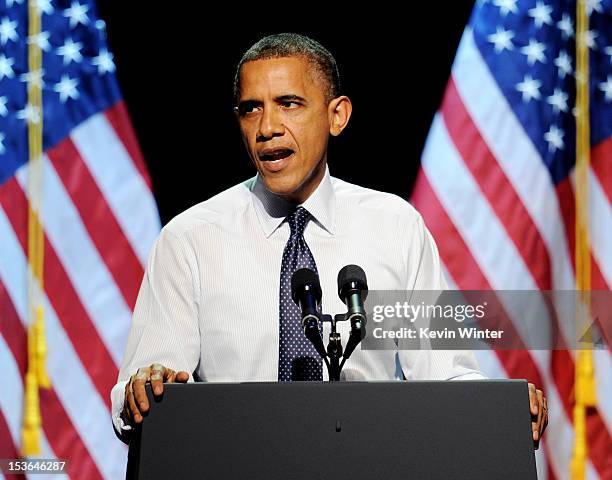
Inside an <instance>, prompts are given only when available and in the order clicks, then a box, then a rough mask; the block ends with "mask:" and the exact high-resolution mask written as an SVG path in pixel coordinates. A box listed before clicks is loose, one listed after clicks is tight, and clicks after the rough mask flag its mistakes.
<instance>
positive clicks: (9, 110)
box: [0, 0, 160, 479]
mask: <svg viewBox="0 0 612 480" xmlns="http://www.w3.org/2000/svg"><path fill="white" fill-rule="evenodd" d="M34 3H35V5H36V6H37V8H38V11H39V14H40V16H41V28H40V33H38V34H37V35H35V36H29V35H28V5H27V4H28V2H27V0H25V1H24V0H0V368H1V374H0V458H18V457H19V456H20V451H21V447H22V445H21V428H22V421H23V400H24V374H25V372H26V368H27V365H26V363H27V359H28V355H27V342H26V339H27V325H28V322H29V321H30V315H28V308H29V307H28V295H27V285H28V260H27V252H28V249H27V236H28V231H27V225H28V224H27V218H28V215H27V211H28V194H29V193H28V192H29V191H28V188H27V186H28V181H27V178H28V157H29V150H28V122H27V120H28V119H29V120H30V121H31V122H32V121H34V122H35V121H42V126H43V147H44V155H43V159H42V169H43V172H44V181H43V192H44V196H43V199H42V222H43V226H44V286H45V288H44V294H43V295H42V302H43V306H44V310H45V328H46V340H47V349H48V353H47V362H46V368H47V371H48V373H49V377H50V380H51V388H50V389H49V390H46V389H43V388H41V389H40V408H41V416H42V435H41V448H42V454H41V457H42V458H60V459H66V460H68V461H69V466H68V469H69V470H68V471H69V474H70V476H71V477H73V478H88V479H89V478H124V476H125V464H126V458H127V451H126V448H125V445H123V444H122V443H121V442H120V441H118V440H117V438H116V437H115V434H114V432H113V428H112V424H111V420H110V418H111V417H110V398H109V395H110V390H111V388H112V387H113V385H114V384H115V382H116V379H117V373H118V367H119V364H120V362H121V357H122V355H123V350H124V346H125V341H126V338H127V333H128V329H129V325H130V321H131V313H132V309H133V307H134V304H135V301H136V296H137V293H138V289H139V286H140V282H141V280H142V276H143V271H144V267H143V266H144V264H145V260H146V257H147V255H148V251H149V249H150V247H151V246H152V244H153V242H154V240H155V238H156V236H157V234H158V232H159V228H160V224H159V216H158V213H157V207H156V204H155V200H154V198H153V195H152V193H151V182H150V179H149V176H148V174H147V172H146V168H145V164H144V162H143V159H142V155H141V153H140V150H139V147H138V144H137V141H136V138H135V136H134V132H133V130H132V127H131V124H130V121H129V119H128V115H127V112H126V107H125V105H124V103H123V101H122V99H121V94H120V91H119V88H118V84H117V81H116V78H115V76H114V71H115V65H114V62H113V55H112V53H110V52H109V50H108V46H107V42H106V31H105V25H104V22H103V21H102V20H101V19H99V18H98V17H97V15H96V8H95V5H94V3H93V2H92V1H85V0H70V1H55V0H54V1H51V0H35V1H34ZM32 42H34V43H35V44H36V45H37V46H38V47H39V48H40V50H41V51H42V68H41V69H40V70H39V71H30V70H29V69H28V46H29V45H30V44H32ZM29 82H40V85H41V86H42V106H43V109H42V116H41V115H40V112H38V111H36V109H35V108H33V106H32V105H31V104H29V103H28V94H27V86H28V83H29ZM63 478H65V477H63Z"/></svg>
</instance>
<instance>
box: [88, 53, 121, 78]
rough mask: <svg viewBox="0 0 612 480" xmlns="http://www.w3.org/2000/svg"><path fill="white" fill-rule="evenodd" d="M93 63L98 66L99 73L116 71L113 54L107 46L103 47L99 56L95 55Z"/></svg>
mask: <svg viewBox="0 0 612 480" xmlns="http://www.w3.org/2000/svg"><path fill="white" fill-rule="evenodd" d="M91 63H92V64H93V65H96V66H97V67H98V73H99V74H100V75H103V74H105V73H106V72H110V73H113V72H114V71H115V64H114V63H113V54H112V53H110V52H109V51H108V50H107V49H106V48H101V49H100V54H99V55H98V56H97V57H94V58H93V60H92V61H91Z"/></svg>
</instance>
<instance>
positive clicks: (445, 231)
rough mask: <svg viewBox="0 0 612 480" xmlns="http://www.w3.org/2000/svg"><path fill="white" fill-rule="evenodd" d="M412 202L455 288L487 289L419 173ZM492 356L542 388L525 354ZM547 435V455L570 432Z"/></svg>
mask: <svg viewBox="0 0 612 480" xmlns="http://www.w3.org/2000/svg"><path fill="white" fill-rule="evenodd" d="M412 199H413V202H414V203H415V207H417V209H418V210H419V212H421V214H422V215H423V218H424V220H425V223H426V224H427V228H429V230H430V231H431V232H432V234H433V235H434V237H435V238H439V239H440V241H439V242H438V245H439V248H440V256H441V258H442V261H443V263H444V265H445V266H446V267H447V269H448V272H449V273H450V274H451V278H452V279H453V281H454V282H455V284H456V285H457V287H458V288H462V289H483V290H484V289H490V288H491V287H490V285H489V283H488V280H487V279H486V277H485V276H484V274H483V272H482V271H481V269H480V267H479V266H478V263H477V262H476V260H475V259H474V257H473V256H472V254H471V252H470V250H469V248H468V246H467V244H466V243H465V241H464V239H463V237H462V236H461V234H460V233H459V231H458V230H457V228H456V226H455V224H454V223H453V221H452V220H451V219H450V217H449V216H448V213H447V211H446V210H445V209H444V207H443V205H442V204H441V203H440V199H439V197H438V195H437V194H436V193H435V192H434V190H433V189H432V187H431V184H430V182H429V180H428V178H427V176H426V174H425V172H424V171H423V170H421V172H420V173H419V176H418V179H417V182H416V184H415V188H414V192H413V195H412ZM450 252H453V254H452V255H451V254H450ZM478 353H479V354H480V356H479V359H480V358H481V357H482V355H483V354H485V352H482V351H480V352H478ZM495 355H496V357H497V359H498V361H499V362H501V364H502V365H503V368H504V370H505V372H506V375H504V376H510V377H512V378H527V379H528V380H529V381H530V382H532V383H534V384H536V385H544V383H543V381H542V378H541V377H540V373H539V371H538V369H537V367H536V365H535V364H534V362H533V359H532V358H531V356H530V354H529V353H528V352H527V351H524V350H517V351H512V352H503V351H496V352H495ZM489 363H490V362H489ZM551 390H552V392H550V393H547V395H548V396H549V402H550V405H551V408H555V407H554V405H558V404H559V403H560V401H559V400H558V397H557V396H556V393H555V392H554V388H553V389H551ZM548 435H549V439H550V440H549V444H550V445H551V447H550V450H551V452H561V451H562V450H561V448H562V445H563V443H565V444H567V443H569V442H571V437H572V432H571V428H569V426H568V424H567V422H565V421H564V420H563V419H561V421H558V422H557V423H556V424H551V425H549V434H548ZM551 437H552V438H551ZM549 458H550V459H551V462H552V463H555V464H556V469H557V471H558V472H562V471H564V468H565V465H563V463H562V462H563V461H564V459H563V458H562V457H559V455H553V456H552V457H549ZM568 465H569V463H568ZM561 478H562V477H561Z"/></svg>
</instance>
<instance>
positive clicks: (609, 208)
mask: <svg viewBox="0 0 612 480" xmlns="http://www.w3.org/2000/svg"><path fill="white" fill-rule="evenodd" d="M610 161H612V157H610ZM589 180H590V200H591V203H590V207H591V210H590V212H589V213H590V215H589V219H590V225H589V226H590V233H591V250H592V258H593V261H595V262H596V263H597V265H598V267H599V271H600V274H601V275H602V276H603V278H604V280H605V282H606V284H607V285H612V248H610V243H611V241H612V239H611V238H610V234H611V233H612V205H611V204H610V203H608V199H607V197H606V194H605V193H604V191H603V188H602V185H601V183H600V182H599V180H598V178H597V175H595V173H593V170H591V171H590V172H589Z"/></svg>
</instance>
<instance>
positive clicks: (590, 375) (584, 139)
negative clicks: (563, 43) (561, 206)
mask: <svg viewBox="0 0 612 480" xmlns="http://www.w3.org/2000/svg"><path fill="white" fill-rule="evenodd" d="M588 29H589V18H588V16H587V12H586V3H585V0H578V2H577V4H576V252H575V256H576V289H577V290H578V291H579V292H580V293H579V301H578V302H577V312H576V313H577V314H576V328H577V338H581V336H580V332H582V331H584V328H585V327H586V328H587V329H588V325H589V319H590V318H591V246H590V236H589V169H590V151H591V142H590V124H589V121H590V119H589V48H588V45H587V44H586V34H587V31H588ZM586 335H587V338H585V339H584V340H585V341H586V342H589V343H590V342H591V338H590V337H589V333H588V330H587V334H586ZM575 364H576V367H575V381H574V397H575V403H574V415H573V416H574V452H573V458H572V463H571V475H572V479H573V480H584V479H585V478H586V462H587V458H588V444H587V425H586V417H587V409H588V408H589V407H594V406H595V404H596V399H595V375H594V368H593V356H592V352H591V350H590V348H589V346H588V345H583V346H582V349H581V350H578V351H577V353H576V362H575Z"/></svg>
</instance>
